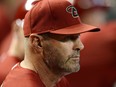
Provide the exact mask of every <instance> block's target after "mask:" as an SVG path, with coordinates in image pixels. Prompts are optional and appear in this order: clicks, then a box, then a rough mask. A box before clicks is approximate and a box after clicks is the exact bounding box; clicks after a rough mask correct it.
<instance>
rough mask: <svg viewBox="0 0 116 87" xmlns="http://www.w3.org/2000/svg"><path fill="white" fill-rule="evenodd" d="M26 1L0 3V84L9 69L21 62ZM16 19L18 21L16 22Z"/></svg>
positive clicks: (15, 0) (14, 0)
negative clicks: (22, 22) (22, 26)
mask: <svg viewBox="0 0 116 87" xmlns="http://www.w3.org/2000/svg"><path fill="white" fill-rule="evenodd" d="M25 3H26V0H19V1H17V0H3V1H0V84H1V83H2V81H3V80H4V79H5V77H6V75H7V74H8V73H9V71H10V70H11V68H12V67H13V66H14V65H15V64H16V63H17V62H19V61H21V60H23V55H24V49H23V34H21V33H22V28H21V20H19V19H23V18H24V16H25V14H26V12H27V11H26V10H25ZM17 19H18V20H17Z"/></svg>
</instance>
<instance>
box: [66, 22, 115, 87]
mask: <svg viewBox="0 0 116 87" xmlns="http://www.w3.org/2000/svg"><path fill="white" fill-rule="evenodd" d="M81 39H82V41H83V43H84V45H85V49H84V50H83V51H82V53H81V70H80V71H79V72H77V73H74V74H72V75H69V76H67V79H68V80H69V82H70V84H71V87H113V84H114V82H115V81H116V22H111V23H109V24H106V25H104V26H102V27H101V32H97V33H86V34H83V35H81Z"/></svg>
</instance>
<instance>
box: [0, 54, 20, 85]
mask: <svg viewBox="0 0 116 87" xmlns="http://www.w3.org/2000/svg"><path fill="white" fill-rule="evenodd" d="M17 62H19V60H18V58H17V57H14V56H9V55H7V56H4V57H1V58H0V84H1V83H2V82H3V80H4V79H5V77H6V75H7V74H8V73H9V71H10V70H11V68H12V67H13V66H14V65H15V64H16V63H17Z"/></svg>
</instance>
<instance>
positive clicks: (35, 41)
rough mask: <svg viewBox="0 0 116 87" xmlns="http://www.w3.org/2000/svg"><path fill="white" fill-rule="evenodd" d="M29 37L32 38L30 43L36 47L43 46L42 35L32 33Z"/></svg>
mask: <svg viewBox="0 0 116 87" xmlns="http://www.w3.org/2000/svg"><path fill="white" fill-rule="evenodd" d="M29 39H30V44H31V45H32V46H33V47H36V48H41V47H42V40H43V37H42V36H40V35H37V34H31V35H30V37H29Z"/></svg>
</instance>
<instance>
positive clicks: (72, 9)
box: [66, 5, 79, 18]
mask: <svg viewBox="0 0 116 87" xmlns="http://www.w3.org/2000/svg"><path fill="white" fill-rule="evenodd" d="M66 11H67V12H68V13H70V14H72V17H73V18H77V17H78V16H79V15H78V12H77V9H76V8H75V7H74V6H72V5H69V6H68V7H67V8H66Z"/></svg>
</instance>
